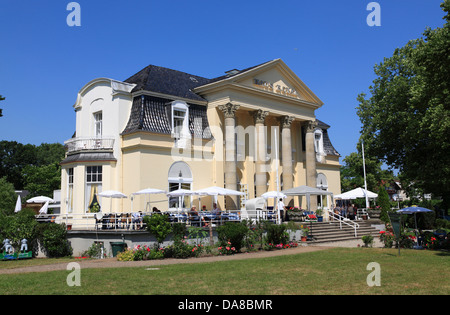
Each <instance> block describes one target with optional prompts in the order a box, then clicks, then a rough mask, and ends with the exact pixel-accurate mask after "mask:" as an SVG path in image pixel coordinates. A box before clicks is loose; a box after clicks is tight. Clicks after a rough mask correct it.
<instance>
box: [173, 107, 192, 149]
mask: <svg viewBox="0 0 450 315" xmlns="http://www.w3.org/2000/svg"><path fill="white" fill-rule="evenodd" d="M169 106H170V113H171V115H170V116H171V124H172V138H175V144H176V146H177V147H179V148H180V147H181V148H184V147H185V145H186V139H190V133H189V106H188V105H187V104H186V102H183V101H174V102H172V103H171V104H170V105H169Z"/></svg>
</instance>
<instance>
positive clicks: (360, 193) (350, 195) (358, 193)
mask: <svg viewBox="0 0 450 315" xmlns="http://www.w3.org/2000/svg"><path fill="white" fill-rule="evenodd" d="M366 195H367V197H368V198H377V197H378V194H376V193H374V192H371V191H370V190H365V189H364V188H361V187H358V188H355V189H353V190H350V191H347V192H345V193H342V194H339V195H336V196H334V198H335V199H343V200H346V199H356V198H365V197H366Z"/></svg>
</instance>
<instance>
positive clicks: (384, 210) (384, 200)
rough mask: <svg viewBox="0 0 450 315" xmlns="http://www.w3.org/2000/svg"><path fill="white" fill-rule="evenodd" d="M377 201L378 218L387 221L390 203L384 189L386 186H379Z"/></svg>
mask: <svg viewBox="0 0 450 315" xmlns="http://www.w3.org/2000/svg"><path fill="white" fill-rule="evenodd" d="M377 203H378V205H379V206H380V208H381V213H380V220H382V221H383V222H389V216H388V212H389V211H391V203H390V201H389V195H388V193H387V191H386V187H384V186H381V187H380V191H379V192H378V198H377Z"/></svg>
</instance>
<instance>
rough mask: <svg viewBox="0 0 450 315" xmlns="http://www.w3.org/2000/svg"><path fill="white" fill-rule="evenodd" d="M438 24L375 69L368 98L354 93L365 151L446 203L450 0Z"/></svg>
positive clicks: (449, 149) (448, 184) (448, 181)
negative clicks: (443, 199) (357, 103)
mask: <svg viewBox="0 0 450 315" xmlns="http://www.w3.org/2000/svg"><path fill="white" fill-rule="evenodd" d="M441 7H442V8H443V10H444V11H445V12H447V14H446V16H445V17H444V19H445V20H446V23H445V24H444V26H443V27H442V28H437V29H434V30H431V29H427V30H426V31H425V32H424V34H423V35H424V38H420V39H415V40H411V41H410V42H409V43H407V44H406V45H405V46H404V47H402V48H398V49H396V50H395V51H394V54H393V56H392V57H390V58H385V59H384V61H383V62H382V63H380V64H378V65H376V66H375V67H374V71H375V74H376V75H377V78H376V79H375V80H374V81H373V86H371V87H370V92H371V97H370V98H369V99H366V95H365V94H360V95H359V96H358V101H359V107H358V108H357V109H358V112H357V113H358V116H359V118H360V120H361V122H362V130H361V134H362V138H363V139H364V143H365V144H366V147H367V152H368V154H369V155H371V156H373V157H376V158H378V159H380V160H382V161H384V162H386V163H387V164H388V165H389V166H392V167H395V168H398V169H399V170H400V172H401V173H402V174H403V176H404V177H405V178H407V179H409V182H411V183H414V185H415V186H416V187H418V188H422V189H423V190H425V191H427V192H429V193H433V194H435V195H437V196H442V197H443V198H445V199H446V200H447V202H446V204H447V205H449V204H450V194H449V191H450V58H448V56H449V55H450V0H445V1H444V2H443V3H442V4H441Z"/></svg>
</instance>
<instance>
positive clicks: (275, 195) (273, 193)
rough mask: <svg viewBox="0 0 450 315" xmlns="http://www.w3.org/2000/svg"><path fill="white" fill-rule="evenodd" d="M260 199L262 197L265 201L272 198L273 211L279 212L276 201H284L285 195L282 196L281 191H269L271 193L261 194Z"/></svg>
mask: <svg viewBox="0 0 450 315" xmlns="http://www.w3.org/2000/svg"><path fill="white" fill-rule="evenodd" d="M261 197H263V198H264V199H266V200H267V199H269V198H273V209H274V210H279V209H278V207H277V204H278V200H279V199H280V198H283V199H284V198H286V197H287V196H286V195H285V194H283V193H282V192H281V191H275V190H271V191H268V192H266V193H264V194H262V195H261Z"/></svg>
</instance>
